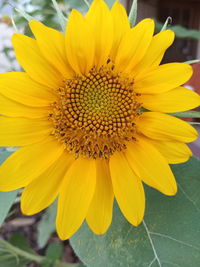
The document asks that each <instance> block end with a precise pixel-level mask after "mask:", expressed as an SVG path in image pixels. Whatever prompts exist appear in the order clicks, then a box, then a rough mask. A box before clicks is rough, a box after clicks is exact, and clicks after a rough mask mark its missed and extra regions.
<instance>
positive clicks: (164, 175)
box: [125, 136, 177, 195]
mask: <svg viewBox="0 0 200 267" xmlns="http://www.w3.org/2000/svg"><path fill="white" fill-rule="evenodd" d="M125 156H126V158H127V160H128V162H129V164H130V166H131V168H132V169H133V170H135V171H136V172H137V174H138V175H139V176H140V178H141V179H142V180H143V181H144V182H145V183H146V184H148V185H150V186H152V187H154V188H156V189H158V190H159V191H161V192H162V193H164V194H166V195H175V194H176V192H177V185H176V181H175V179H174V175H173V173H172V171H171V169H170V167H169V165H168V163H167V161H166V160H165V158H164V157H163V156H162V155H161V154H160V152H159V151H158V150H157V149H156V148H155V147H154V146H153V145H152V144H151V142H150V141H148V140H147V139H145V138H142V137H139V136H137V141H136V142H134V143H129V144H128V145H127V149H126V151H125Z"/></svg>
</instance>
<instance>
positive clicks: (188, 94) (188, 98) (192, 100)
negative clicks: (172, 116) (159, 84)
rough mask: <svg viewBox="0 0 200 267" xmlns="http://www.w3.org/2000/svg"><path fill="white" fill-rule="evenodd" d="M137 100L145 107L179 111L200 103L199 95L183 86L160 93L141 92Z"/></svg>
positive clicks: (162, 110)
mask: <svg viewBox="0 0 200 267" xmlns="http://www.w3.org/2000/svg"><path fill="white" fill-rule="evenodd" d="M138 101H139V102H140V103H142V106H143V107H144V108H146V109H149V110H152V111H159V112H169V113H170V112H181V111H186V110H189V109H193V108H196V107H198V106H199V105H200V96H199V95H198V94H197V93H195V92H193V91H191V90H189V89H186V88H184V87H178V88H176V89H173V90H170V91H168V92H165V93H162V94H142V95H140V96H139V97H138Z"/></svg>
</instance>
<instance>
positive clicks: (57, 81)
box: [12, 33, 63, 89]
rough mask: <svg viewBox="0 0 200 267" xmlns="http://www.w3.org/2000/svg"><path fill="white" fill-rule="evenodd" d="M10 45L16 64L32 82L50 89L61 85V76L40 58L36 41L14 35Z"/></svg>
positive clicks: (21, 35)
mask: <svg viewBox="0 0 200 267" xmlns="http://www.w3.org/2000/svg"><path fill="white" fill-rule="evenodd" d="M12 43H13V47H14V50H15V55H16V58H17V60H18V62H19V63H20V65H21V66H22V67H23V69H24V70H25V71H26V72H27V73H28V75H29V76H30V77H31V78H32V79H33V80H34V81H36V82H38V83H40V84H42V85H45V86H47V87H50V88H52V89H57V88H58V87H59V86H61V85H62V81H63V77H62V75H61V74H60V73H59V72H58V71H57V70H56V69H55V68H54V67H52V66H51V64H49V63H48V61H47V60H46V59H45V58H44V57H43V56H42V54H41V52H40V50H39V48H38V45H37V43H36V40H34V39H32V38H30V37H27V36H25V35H23V34H19V33H15V34H14V35H13V37H12Z"/></svg>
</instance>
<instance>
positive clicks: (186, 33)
mask: <svg viewBox="0 0 200 267" xmlns="http://www.w3.org/2000/svg"><path fill="white" fill-rule="evenodd" d="M172 19H173V18H172ZM162 28H163V24H162V23H160V22H156V31H157V32H159V31H160V30H161V29H162ZM168 29H171V30H172V31H174V32H175V35H176V37H178V38H191V39H197V40H200V31H197V30H191V29H187V28H185V27H183V26H180V25H175V26H169V27H168Z"/></svg>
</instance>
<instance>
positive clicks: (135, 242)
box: [71, 158, 200, 267]
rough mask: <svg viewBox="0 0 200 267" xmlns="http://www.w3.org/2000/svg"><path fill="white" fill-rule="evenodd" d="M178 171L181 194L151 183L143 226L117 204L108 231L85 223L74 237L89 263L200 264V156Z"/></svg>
mask: <svg viewBox="0 0 200 267" xmlns="http://www.w3.org/2000/svg"><path fill="white" fill-rule="evenodd" d="M155 167H156V166H155ZM173 171H174V173H175V176H176V178H177V181H178V183H179V192H178V194H177V195H176V196H175V197H167V196H164V195H162V194H161V193H159V192H157V191H156V190H153V189H150V188H146V195H147V208H146V214H145V219H144V222H143V223H142V224H141V225H140V226H139V227H133V226H131V225H130V224H129V223H128V222H127V221H126V220H125V219H124V217H123V216H122V215H121V212H120V211H119V209H118V208H117V206H115V211H114V218H113V223H112V225H111V227H110V229H109V230H108V232H107V233H106V234H105V235H103V236H97V235H94V234H93V233H92V232H91V231H90V230H89V228H88V226H87V225H86V224H84V225H83V226H82V227H81V229H80V230H79V232H78V233H77V234H76V235H74V236H73V237H72V238H71V244H72V246H73V248H74V249H75V252H76V253H77V255H78V256H79V258H80V259H81V260H82V261H83V262H84V263H85V264H86V265H87V266H95V267H100V266H106V267H112V266H134V267H150V266H151V267H161V266H162V267H171V266H177V267H190V266H192V267H199V266H200V175H199V174H200V161H198V160H197V159H195V158H192V159H191V160H190V161H189V162H187V163H185V164H181V165H174V166H173Z"/></svg>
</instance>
